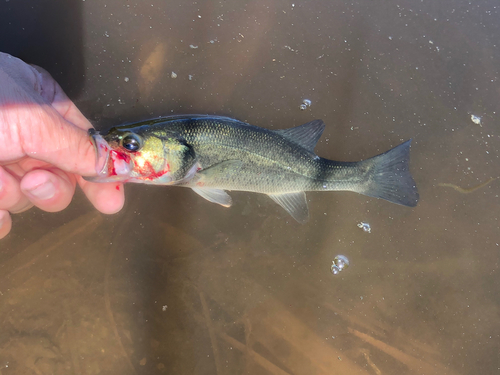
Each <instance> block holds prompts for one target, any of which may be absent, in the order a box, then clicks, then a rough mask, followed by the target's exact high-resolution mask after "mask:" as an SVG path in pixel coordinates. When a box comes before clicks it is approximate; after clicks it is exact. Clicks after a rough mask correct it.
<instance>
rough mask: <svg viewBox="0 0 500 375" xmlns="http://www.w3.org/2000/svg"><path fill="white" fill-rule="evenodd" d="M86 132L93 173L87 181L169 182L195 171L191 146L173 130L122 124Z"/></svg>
mask: <svg viewBox="0 0 500 375" xmlns="http://www.w3.org/2000/svg"><path fill="white" fill-rule="evenodd" d="M89 135H90V139H91V142H92V144H93V145H94V149H95V151H96V172H97V176H95V177H86V178H85V179H86V180H87V181H92V182H136V183H146V184H159V185H171V184H175V183H179V182H180V181H184V180H186V179H188V178H189V177H192V175H194V173H195V172H196V156H195V152H194V150H193V148H192V147H191V146H190V145H188V144H187V143H186V142H185V141H184V140H183V139H182V138H181V137H179V136H177V135H176V134H174V133H170V132H168V131H165V130H161V131H155V130H154V129H150V127H148V126H139V127H131V126H122V127H113V128H111V129H109V130H107V131H104V132H102V133H99V132H97V131H95V130H94V129H90V130H89Z"/></svg>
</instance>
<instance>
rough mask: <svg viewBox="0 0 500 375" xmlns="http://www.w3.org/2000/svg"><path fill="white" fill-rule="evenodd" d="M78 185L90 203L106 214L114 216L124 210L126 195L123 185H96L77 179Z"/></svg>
mask: <svg viewBox="0 0 500 375" xmlns="http://www.w3.org/2000/svg"><path fill="white" fill-rule="evenodd" d="M77 180H78V184H79V185H80V187H81V188H82V190H83V192H84V193H85V195H86V196H87V198H88V199H89V200H90V202H91V203H92V204H93V205H94V207H95V208H97V209H98V210H99V211H101V212H102V213H104V214H114V213H116V212H118V211H120V210H121V209H122V208H123V205H124V203H125V194H124V191H123V184H119V183H105V184H96V183H92V182H88V181H85V180H84V179H83V178H81V177H79V176H78V177H77Z"/></svg>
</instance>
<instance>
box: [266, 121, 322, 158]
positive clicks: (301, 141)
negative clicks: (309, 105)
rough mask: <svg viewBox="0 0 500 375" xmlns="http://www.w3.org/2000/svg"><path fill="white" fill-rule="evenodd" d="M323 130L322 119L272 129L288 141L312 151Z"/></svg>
mask: <svg viewBox="0 0 500 375" xmlns="http://www.w3.org/2000/svg"><path fill="white" fill-rule="evenodd" d="M323 130H325V123H324V122H323V121H322V120H313V121H311V122H308V123H306V124H304V125H300V126H296V127H295V128H290V129H280V130H274V131H275V132H276V133H278V134H279V135H281V136H282V137H285V138H286V139H288V140H289V141H291V142H293V143H295V144H298V145H299V146H302V147H304V148H305V149H306V150H308V151H310V152H314V148H315V147H316V143H318V141H319V139H320V137H321V134H323Z"/></svg>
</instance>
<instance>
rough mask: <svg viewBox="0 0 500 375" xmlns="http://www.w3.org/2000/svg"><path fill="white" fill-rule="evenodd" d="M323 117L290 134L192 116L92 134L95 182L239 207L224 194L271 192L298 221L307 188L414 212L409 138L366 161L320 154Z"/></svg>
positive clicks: (305, 213) (302, 214)
mask: <svg viewBox="0 0 500 375" xmlns="http://www.w3.org/2000/svg"><path fill="white" fill-rule="evenodd" d="M324 128H325V125H324V123H323V121H321V120H314V121H311V122H309V123H307V124H304V125H301V126H298V127H295V128H291V129H284V130H268V129H264V128H259V127H256V126H253V125H250V124H247V123H244V122H241V121H238V120H234V119H231V118H228V117H218V116H204V115H188V116H173V117H165V118H159V119H155V120H149V121H144V122H139V123H135V124H130V125H122V126H117V127H113V128H111V129H109V130H107V131H105V132H101V133H98V132H96V131H95V130H93V129H91V130H90V131H89V133H90V136H91V140H92V142H93V144H94V146H95V149H96V152H97V166H96V169H97V174H98V176H97V177H87V178H86V179H87V180H89V181H93V182H111V181H117V182H118V181H119V182H136V183H144V184H157V185H176V186H183V187H188V188H191V189H192V190H193V191H194V192H196V193H197V194H199V195H201V196H202V197H203V198H205V199H207V200H209V201H210V202H214V203H218V204H220V205H222V206H224V207H229V206H231V204H232V200H231V197H230V196H229V195H228V194H227V193H226V192H225V190H240V191H249V192H255V193H262V194H267V195H268V196H269V197H270V198H271V199H273V200H274V201H275V202H276V203H278V204H279V205H281V206H282V207H283V208H284V209H285V210H286V211H287V212H288V213H289V214H290V215H292V217H293V218H294V219H295V220H297V221H298V222H301V223H304V222H306V221H307V219H308V217H309V212H308V208H307V201H306V194H305V192H306V191H332V190H337V191H338V190H344V191H345V190H347V191H353V192H356V193H360V194H364V195H368V196H371V197H376V198H382V199H385V200H387V201H390V202H393V203H397V204H401V205H404V206H410V207H413V206H415V205H416V204H417V202H418V192H417V188H416V186H415V181H414V180H413V178H412V176H411V174H410V171H409V158H410V142H411V140H410V141H407V142H405V143H402V144H400V145H399V146H397V147H395V148H393V149H392V150H389V151H387V152H385V153H383V154H380V155H378V156H374V157H372V158H370V159H367V160H364V161H359V162H339V161H333V160H328V159H323V158H321V157H319V156H317V155H316V154H315V153H314V148H315V146H316V143H317V142H318V140H319V138H320V137H321V134H322V133H323V130H324Z"/></svg>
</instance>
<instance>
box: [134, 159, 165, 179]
mask: <svg viewBox="0 0 500 375" xmlns="http://www.w3.org/2000/svg"><path fill="white" fill-rule="evenodd" d="M134 164H135V170H136V171H137V172H139V173H140V174H141V176H142V179H143V180H148V181H154V180H156V179H158V178H160V177H161V176H163V175H164V174H166V173H168V172H169V171H170V166H169V165H168V164H167V165H166V166H165V168H164V169H162V170H161V171H158V172H157V171H155V169H154V167H153V165H152V164H151V163H150V162H149V161H145V162H144V165H143V166H142V167H141V166H139V165H138V164H137V162H135V161H134Z"/></svg>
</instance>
